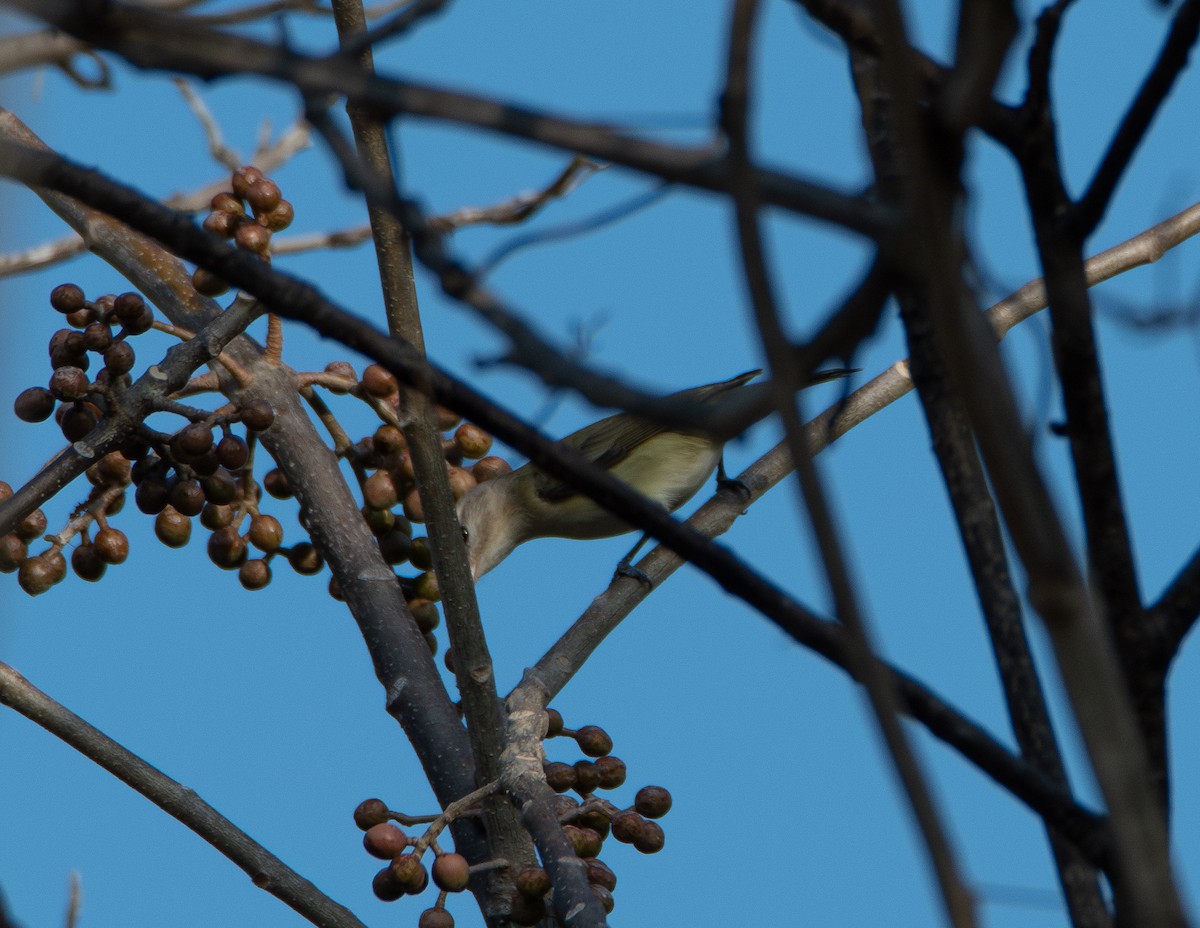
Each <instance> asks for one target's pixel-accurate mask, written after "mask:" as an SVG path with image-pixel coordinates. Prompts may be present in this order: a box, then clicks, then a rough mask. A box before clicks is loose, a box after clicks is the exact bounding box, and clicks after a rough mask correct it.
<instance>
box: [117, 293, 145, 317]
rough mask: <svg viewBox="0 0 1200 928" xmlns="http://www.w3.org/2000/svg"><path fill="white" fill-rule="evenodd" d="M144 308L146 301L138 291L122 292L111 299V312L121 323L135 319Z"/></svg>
mask: <svg viewBox="0 0 1200 928" xmlns="http://www.w3.org/2000/svg"><path fill="white" fill-rule="evenodd" d="M145 308H146V301H145V300H144V299H142V296H141V294H139V293H122V294H121V295H120V296H118V297H117V298H116V299H115V300H114V301H113V313H114V314H116V317H117V318H118V319H120V320H121V322H122V323H123V324H124V323H128V322H129V321H130V320H131V319H136V318H137V317H138V316H140V315H141V314H142V311H143V310H144V309H145Z"/></svg>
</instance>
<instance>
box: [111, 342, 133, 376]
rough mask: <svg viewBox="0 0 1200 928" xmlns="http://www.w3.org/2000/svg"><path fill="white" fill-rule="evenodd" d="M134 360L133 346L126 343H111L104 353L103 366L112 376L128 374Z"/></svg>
mask: <svg viewBox="0 0 1200 928" xmlns="http://www.w3.org/2000/svg"><path fill="white" fill-rule="evenodd" d="M134 360H135V356H134V352H133V346H132V345H130V344H129V342H126V341H120V342H113V343H112V345H111V346H109V348H108V349H107V350H106V351H105V352H104V366H105V367H107V368H108V369H109V371H111V372H112V373H114V374H118V375H120V374H128V373H129V372H130V371H131V370H133V363H134Z"/></svg>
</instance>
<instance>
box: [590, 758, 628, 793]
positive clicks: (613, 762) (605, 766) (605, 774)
mask: <svg viewBox="0 0 1200 928" xmlns="http://www.w3.org/2000/svg"><path fill="white" fill-rule="evenodd" d="M595 766H596V771H597V772H598V773H599V774H600V789H616V788H617V787H618V786H620V785H621V784H623V783H624V782H625V761H623V760H621V758H619V757H614V756H613V755H612V754H606V755H605V756H604V757H597V758H596V761H595Z"/></svg>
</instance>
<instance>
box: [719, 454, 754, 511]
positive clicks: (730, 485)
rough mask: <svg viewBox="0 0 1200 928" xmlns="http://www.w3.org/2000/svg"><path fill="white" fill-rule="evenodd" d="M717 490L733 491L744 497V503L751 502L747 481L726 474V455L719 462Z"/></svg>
mask: <svg viewBox="0 0 1200 928" xmlns="http://www.w3.org/2000/svg"><path fill="white" fill-rule="evenodd" d="M717 490H733V491H734V492H735V493H737V494H738V495H739V496H741V497H742V499H743V501H744V502H747V503H748V502H750V488H749V487H748V486H746V481H744V480H739V479H738V478H737V477H730V476H729V475H728V474H727V473H725V455H724V454H722V455H721V457H720V459H718V461H717Z"/></svg>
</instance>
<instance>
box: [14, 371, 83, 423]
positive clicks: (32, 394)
mask: <svg viewBox="0 0 1200 928" xmlns="http://www.w3.org/2000/svg"><path fill="white" fill-rule="evenodd" d="M66 370H72V368H66ZM13 412H15V413H16V414H17V418H18V419H20V420H21V421H23V422H45V421H46V420H47V419H49V418H50V416H52V415H53V414H54V394H53V393H51V392H50V391H49V390H47V389H46V388H45V387H30V388H29V389H27V390H22V391H21V392H20V393H18V394H17V398H16V399H15V400H14V401H13Z"/></svg>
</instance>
